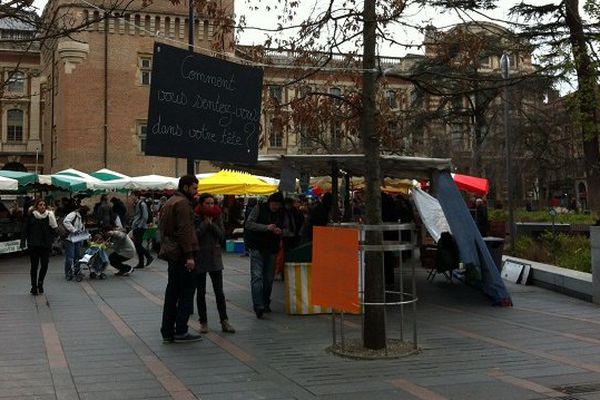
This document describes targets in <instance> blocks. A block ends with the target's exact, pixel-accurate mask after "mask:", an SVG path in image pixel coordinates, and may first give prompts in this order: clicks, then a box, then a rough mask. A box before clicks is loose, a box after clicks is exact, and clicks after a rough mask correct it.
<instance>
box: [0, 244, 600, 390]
mask: <svg viewBox="0 0 600 400" xmlns="http://www.w3.org/2000/svg"><path fill="white" fill-rule="evenodd" d="M225 261H226V269H225V293H226V297H227V299H228V303H229V307H228V314H229V315H230V320H231V321H232V323H233V324H234V326H235V327H236V328H237V329H238V332H237V333H236V334H235V335H222V334H221V333H220V332H219V331H218V329H216V328H218V323H216V322H217V320H218V319H217V315H216V312H215V305H214V299H212V298H210V296H209V298H208V308H209V321H210V325H211V327H212V328H214V329H215V330H214V333H213V335H216V336H213V340H210V339H209V338H206V339H205V340H204V342H202V343H197V344H190V345H187V346H179V345H163V344H162V343H161V340H160V335H159V332H158V329H159V326H160V312H161V302H160V301H158V303H159V304H158V305H157V304H156V303H155V302H154V301H155V300H156V299H158V300H160V298H162V296H163V294H164V288H165V284H166V274H165V271H166V269H165V265H164V263H162V262H161V261H158V260H157V261H156V262H155V263H154V264H153V266H152V268H149V269H146V270H143V271H137V272H136V273H135V274H134V275H133V276H132V277H131V278H124V279H118V278H116V277H112V276H110V277H109V279H107V280H106V281H87V280H86V281H85V282H89V285H91V287H92V288H93V290H94V291H95V292H96V293H97V295H88V293H86V292H85V290H84V285H82V284H77V283H75V282H69V283H67V282H65V281H64V280H63V279H61V268H60V267H61V265H60V264H61V262H62V259H56V258H53V259H52V266H53V267H52V268H51V273H50V275H49V277H48V282H47V285H46V287H47V293H48V296H47V298H48V300H49V303H50V310H51V313H52V318H53V321H54V323H55V324H56V328H57V331H58V333H59V336H60V339H61V343H62V346H63V349H64V352H65V357H66V359H67V360H68V362H69V367H70V368H71V370H70V374H71V375H70V377H69V379H72V382H73V384H74V385H75V387H76V388H77V390H78V394H77V393H75V395H78V396H79V397H80V398H81V399H84V398H85V399H88V398H89V399H121V398H169V397H170V396H169V394H168V392H167V391H165V390H164V388H163V387H162V385H160V384H159V383H158V381H157V380H156V377H155V375H153V374H152V373H150V371H149V370H148V369H147V368H146V365H145V364H144V363H143V362H142V361H141V359H140V354H154V355H155V356H156V357H158V359H159V360H162V363H163V365H164V366H165V367H167V368H168V370H169V371H171V373H173V374H174V375H175V376H177V377H178V378H179V380H181V382H183V384H184V385H185V386H186V387H187V388H188V389H190V388H191V390H192V391H193V392H194V393H195V394H196V395H197V396H198V397H200V398H202V399H238V398H239V399H252V398H267V399H268V398H273V399H284V398H300V399H305V398H306V399H308V398H324V399H337V398H339V399H342V398H343V399H353V398H357V399H360V398H377V399H378V400H384V399H387V398H399V399H409V400H412V399H414V398H415V397H413V396H412V395H411V394H409V393H407V392H403V391H401V390H399V389H397V388H395V387H393V386H392V385H391V384H390V383H389V382H390V381H392V380H394V379H397V378H404V379H408V380H410V381H412V382H413V383H414V384H417V385H421V386H423V387H424V388H426V389H429V390H432V391H433V392H435V393H439V394H440V395H441V396H445V397H446V398H448V399H450V400H453V399H457V400H458V399H461V400H462V399H469V398H478V397H477V396H481V398H486V399H488V398H491V399H495V398H507V399H508V398H510V399H513V398H514V399H517V400H520V399H523V400H529V399H540V398H542V397H543V396H540V394H539V393H534V392H531V391H529V390H525V389H522V388H521V387H517V386H515V385H510V384H508V383H506V382H500V381H498V380H496V379H493V378H491V377H490V376H488V375H487V373H488V371H489V370H491V369H494V368H499V369H500V370H501V371H503V372H504V373H506V374H509V375H510V376H514V377H518V378H521V379H529V380H530V381H532V382H537V383H538V384H542V385H546V386H548V385H552V384H553V383H554V382H557V383H558V382H560V383H561V384H562V383H564V382H567V383H568V382H570V381H572V382H583V383H587V382H589V381H590V380H591V381H600V380H599V379H597V378H598V376H599V375H600V374H596V373H591V372H589V371H584V370H581V369H580V368H575V367H573V366H571V365H566V364H564V363H561V362H559V361H556V359H547V358H544V357H540V356H539V354H538V353H533V352H531V351H530V350H540V351H544V352H547V353H548V354H551V355H553V356H562V357H567V358H570V359H573V360H577V361H579V362H581V361H585V362H588V363H600V361H598V360H599V359H600V357H598V353H599V352H600V343H599V344H596V343H595V342H593V340H594V339H596V340H598V341H600V329H598V327H599V325H600V314H598V308H597V306H594V305H591V304H588V303H584V302H580V301H578V300H574V299H570V298H566V297H564V296H561V295H558V294H556V293H551V292H547V291H545V290H542V289H539V288H533V287H519V286H511V289H512V290H513V292H512V293H513V297H514V301H515V304H516V307H515V308H514V309H510V308H494V307H490V306H489V300H487V299H486V298H485V297H484V296H483V295H481V294H480V293H479V292H476V291H474V290H472V289H469V288H465V287H463V286H462V285H460V284H453V285H446V284H444V283H441V281H436V282H435V283H434V284H430V283H428V282H425V281H424V279H423V278H424V276H421V275H423V271H419V273H420V279H421V280H420V281H419V283H418V290H419V296H420V298H421V301H420V304H419V316H418V317H419V321H418V324H419V335H420V338H419V339H420V344H421V346H422V348H423V352H422V353H420V354H418V355H416V356H413V357H409V358H407V359H402V360H392V361H376V362H360V361H350V360H345V359H340V358H337V357H334V356H332V355H330V354H328V353H326V352H325V348H326V347H327V346H328V345H329V344H330V340H331V339H330V332H331V320H330V318H329V317H320V316H311V317H298V316H287V315H284V314H282V311H283V302H282V301H281V300H280V299H283V291H284V285H283V284H282V283H280V282H277V283H276V284H275V288H274V300H275V302H274V303H273V309H274V310H275V313H274V314H272V315H270V316H267V319H266V320H262V321H259V320H257V319H256V318H255V317H254V315H253V313H252V311H251V301H250V295H249V278H248V271H249V268H248V265H249V261H248V259H247V258H240V257H237V256H236V255H234V256H226V257H225ZM19 262H21V266H18V263H19ZM23 265H26V259H22V260H21V261H17V262H16V263H15V262H13V263H12V264H10V265H7V264H6V263H5V262H4V260H2V259H0V339H6V338H8V341H6V340H0V377H1V376H2V373H3V372H4V373H6V374H10V375H7V376H18V375H19V374H23V375H24V376H25V377H26V378H27V377H30V378H31V379H33V380H36V385H37V384H38V383H39V385H40V387H44V386H43V384H44V381H46V382H49V383H52V379H51V378H52V377H51V376H50V375H49V369H48V366H47V364H45V362H47V361H46V354H45V349H44V344H43V340H42V339H41V330H40V321H39V317H38V312H37V310H36V306H35V302H33V300H32V298H31V296H28V295H27V291H28V288H27V280H28V275H27V274H26V273H23V269H22V268H23V267H22V266H23ZM19 268H21V270H19ZM17 271H18V272H19V273H15V272H17ZM7 280H10V282H11V284H10V285H5V284H4V283H3V282H6V281H7ZM19 285H21V286H19ZM135 285H137V286H138V287H139V288H141V289H142V290H145V291H146V292H145V293H147V294H149V295H150V296H154V298H153V299H149V298H147V297H145V295H144V294H143V293H142V292H140V291H138V290H136V288H135V287H136V286H135ZM4 286H6V289H7V290H6V291H5V290H4ZM209 286H210V285H209ZM25 289H27V290H25ZM209 292H210V289H209ZM99 307H108V308H109V309H111V310H112V312H114V313H115V315H116V316H117V317H118V318H120V319H121V320H122V321H123V322H124V323H125V325H126V327H127V328H128V329H129V330H130V331H131V332H133V334H134V335H135V336H134V340H129V339H127V340H126V339H124V338H123V337H122V336H121V335H120V334H119V332H117V331H116V330H115V327H114V326H113V325H111V323H109V321H108V319H107V316H106V314H103V313H102V312H100V308H99ZM519 307H522V309H521V308H519ZM405 317H406V318H407V319H408V318H410V313H409V312H407V314H406V316H405ZM194 318H195V316H192V319H194ZM586 319H589V321H586ZM388 320H389V321H390V331H394V332H397V331H398V327H399V313H398V312H396V311H392V312H390V318H389V319H388ZM347 321H348V322H349V323H350V324H354V325H355V326H359V325H360V318H356V317H351V316H348V317H347ZM410 327H411V323H410V322H408V321H406V324H405V329H407V330H408V329H410ZM446 327H449V328H453V329H454V328H456V329H458V331H457V330H456V329H455V330H454V331H452V330H447V329H445V328H446ZM461 332H467V333H469V334H470V335H472V334H476V335H479V336H477V337H480V338H482V339H483V340H484V341H482V340H479V339H475V338H474V337H473V336H465V335H464V334H462V333H461ZM346 334H347V335H348V336H353V335H354V336H355V337H358V336H359V331H358V329H357V328H356V327H347V328H346ZM563 334H571V335H579V336H581V337H582V338H581V339H577V337H567V336H564V335H563ZM18 335H21V337H22V340H21V344H22V345H21V346H19V342H18V341H15V340H14V338H15V337H18ZM217 339H218V340H217ZM219 340H225V342H219ZM494 340H496V341H497V342H498V343H506V344H507V345H505V346H498V345H497V344H496V342H493V341H494ZM6 343H8V344H6ZM219 343H221V345H223V343H225V344H231V345H235V346H237V348H239V349H240V350H242V351H243V352H245V353H246V354H247V355H249V356H250V357H251V358H250V360H246V361H244V360H241V359H238V358H236V357H235V355H234V353H230V352H227V351H226V350H225V349H226V348H224V347H221V345H219ZM511 344H514V345H515V346H517V348H514V347H512V348H511V347H507V346H510V345H511ZM3 349H5V350H7V351H8V352H10V353H6V354H8V356H7V355H5V354H4V353H3V352H2V350H3ZM17 349H18V350H22V354H20V352H17ZM528 351H529V352H528ZM145 352H152V353H145ZM11 354H14V355H15V356H14V359H12V360H11V358H10V355H11ZM17 354H18V355H17ZM11 361H12V363H11ZM40 361H41V362H40ZM128 376H129V377H130V379H127V377H128ZM575 377H580V378H582V379H583V380H582V381H578V380H577V379H576V378H575ZM584 378H585V379H584ZM55 379H58V377H57V376H55ZM60 379H67V378H66V377H60ZM24 381H26V379H20V380H15V381H14V382H24ZM3 382H4V385H3ZM8 382H11V384H12V385H13V386H15V385H17V386H16V387H19V386H18V383H14V382H12V381H11V380H3V379H1V378H0V393H2V392H3V389H5V388H7V389H9V388H10V387H9V385H8ZM58 382H59V383H61V381H60V380H59V381H58ZM36 387H37V386H36ZM104 388H106V389H104ZM117 389H124V390H117ZM60 390H62V389H60V388H59V392H60ZM60 393H61V394H64V393H63V392H60ZM367 393H369V396H368V397H366V396H367ZM502 395H505V396H506V397H501V396H502ZM125 396H128V397H125ZM149 396H153V397H149ZM586 396H587V394H586ZM579 397H580V398H581V396H579ZM5 398H6V397H5ZM50 398H54V397H50ZM586 399H587V397H586ZM591 399H592V398H591V397H590V400H591Z"/></svg>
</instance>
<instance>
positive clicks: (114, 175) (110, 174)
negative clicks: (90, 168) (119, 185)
mask: <svg viewBox="0 0 600 400" xmlns="http://www.w3.org/2000/svg"><path fill="white" fill-rule="evenodd" d="M90 175H91V176H93V177H94V178H97V179H100V180H101V181H103V182H107V181H114V180H117V179H129V176H127V175H124V174H122V173H120V172H117V171H113V170H111V169H108V168H102V169H99V170H98V171H96V172H92V173H91V174H90Z"/></svg>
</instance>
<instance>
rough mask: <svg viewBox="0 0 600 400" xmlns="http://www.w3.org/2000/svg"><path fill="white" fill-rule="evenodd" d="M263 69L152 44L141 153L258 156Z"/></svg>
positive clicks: (254, 158)
mask: <svg viewBox="0 0 600 400" xmlns="http://www.w3.org/2000/svg"><path fill="white" fill-rule="evenodd" d="M262 80H263V71H262V70H261V69H259V68H254V67H249V66H245V65H240V64H235V63H232V62H228V61H224V60H221V59H217V58H211V57H207V56H204V55H201V54H197V53H193V52H190V51H186V50H182V49H179V48H177V47H172V46H168V45H165V44H162V43H155V44H154V60H153V63H152V83H151V86H150V107H149V110H148V130H147V136H146V154H147V155H153V156H164V157H181V158H191V159H197V160H217V161H232V162H241V163H246V164H251V163H256V161H257V159H258V135H259V129H260V128H259V123H260V114H261V111H260V107H261V94H262Z"/></svg>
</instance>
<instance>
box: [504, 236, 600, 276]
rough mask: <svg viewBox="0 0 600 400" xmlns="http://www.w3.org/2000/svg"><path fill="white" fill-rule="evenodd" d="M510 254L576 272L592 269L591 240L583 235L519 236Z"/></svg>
mask: <svg viewBox="0 0 600 400" xmlns="http://www.w3.org/2000/svg"><path fill="white" fill-rule="evenodd" d="M509 254H510V255H513V256H515V257H519V258H524V259H527V260H531V261H537V262H541V263H545V264H553V265H557V266H559V267H563V268H568V269H573V270H576V271H582V272H590V271H591V268H592V255H591V252H590V239H589V238H587V237H586V236H583V235H566V234H564V233H559V234H557V235H552V233H551V232H546V233H544V234H542V235H541V236H540V237H539V238H534V237H532V236H519V237H518V238H517V240H516V241H515V248H514V249H512V250H509Z"/></svg>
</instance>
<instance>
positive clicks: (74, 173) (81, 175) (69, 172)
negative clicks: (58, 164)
mask: <svg viewBox="0 0 600 400" xmlns="http://www.w3.org/2000/svg"><path fill="white" fill-rule="evenodd" d="M53 175H65V176H69V177H73V178H78V179H80V180H83V181H85V182H88V183H90V184H92V185H90V186H93V184H94V183H97V182H100V179H98V178H96V177H94V176H92V175H90V174H86V173H85V172H82V171H79V170H76V169H74V168H67V169H63V170H62V171H58V172H57V173H55V174H53Z"/></svg>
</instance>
